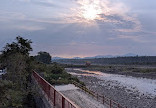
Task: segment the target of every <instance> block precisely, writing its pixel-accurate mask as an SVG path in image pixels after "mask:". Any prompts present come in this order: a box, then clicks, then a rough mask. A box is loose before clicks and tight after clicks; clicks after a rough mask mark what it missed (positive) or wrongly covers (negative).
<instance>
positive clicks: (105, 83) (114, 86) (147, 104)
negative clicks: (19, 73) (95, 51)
mask: <svg viewBox="0 0 156 108" xmlns="http://www.w3.org/2000/svg"><path fill="white" fill-rule="evenodd" d="M67 71H68V72H69V71H70V73H72V72H74V73H78V74H77V75H76V74H75V75H76V76H77V77H78V79H79V80H81V81H83V82H84V83H85V84H86V86H87V87H88V88H90V89H91V90H93V91H96V92H98V93H100V94H103V95H106V96H107V97H110V98H111V99H113V100H114V101H116V102H118V103H120V104H121V105H124V106H127V107H128V108H156V89H155V91H154V92H153V95H150V94H149V95H148V93H147V94H146V93H144V92H141V91H139V90H138V89H136V88H135V86H134V87H133V86H132V87H131V89H129V88H127V87H126V86H124V85H121V84H120V83H119V82H118V81H115V80H113V79H112V80H111V79H110V80H108V79H107V80H105V79H104V78H103V79H100V78H97V77H95V76H96V75H95V74H92V75H90V74H89V75H86V73H85V74H83V72H82V71H81V72H80V71H77V70H76V71H74V70H67ZM125 77H126V76H125ZM145 81H146V80H145ZM155 86H156V83H155ZM133 89H134V90H133ZM145 89H147V90H148V88H145Z"/></svg>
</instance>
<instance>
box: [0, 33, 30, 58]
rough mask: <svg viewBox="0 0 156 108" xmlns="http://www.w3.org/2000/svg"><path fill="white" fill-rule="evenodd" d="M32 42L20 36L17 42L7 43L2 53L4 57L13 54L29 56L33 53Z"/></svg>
mask: <svg viewBox="0 0 156 108" xmlns="http://www.w3.org/2000/svg"><path fill="white" fill-rule="evenodd" d="M31 43H32V41H31V40H28V39H24V38H22V37H20V36H18V37H16V42H12V43H11V44H9V43H7V45H6V46H5V47H4V49H3V50H2V51H1V52H2V55H3V57H6V56H8V55H11V54H13V53H21V54H23V55H29V52H30V51H32V47H31Z"/></svg>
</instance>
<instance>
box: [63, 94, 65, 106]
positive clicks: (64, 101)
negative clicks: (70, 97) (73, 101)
mask: <svg viewBox="0 0 156 108" xmlns="http://www.w3.org/2000/svg"><path fill="white" fill-rule="evenodd" d="M62 108H65V99H64V97H63V96H62Z"/></svg>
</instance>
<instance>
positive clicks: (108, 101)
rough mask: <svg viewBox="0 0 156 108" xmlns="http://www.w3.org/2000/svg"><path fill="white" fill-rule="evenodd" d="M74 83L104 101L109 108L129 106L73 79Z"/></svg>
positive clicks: (98, 99)
mask: <svg viewBox="0 0 156 108" xmlns="http://www.w3.org/2000/svg"><path fill="white" fill-rule="evenodd" d="M72 83H73V84H74V85H75V86H77V87H79V88H81V89H82V90H83V91H84V92H86V93H88V94H90V95H92V96H93V97H94V98H96V99H97V101H99V102H101V103H103V104H104V105H107V106H108V107H109V108H127V107H125V106H122V105H120V104H119V103H117V102H115V101H113V100H112V99H110V98H108V97H106V96H104V95H100V94H98V93H96V92H94V91H92V90H89V89H88V88H86V87H85V86H83V85H82V84H79V83H77V82H75V81H72Z"/></svg>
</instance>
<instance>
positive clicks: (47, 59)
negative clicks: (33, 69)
mask: <svg viewBox="0 0 156 108" xmlns="http://www.w3.org/2000/svg"><path fill="white" fill-rule="evenodd" d="M35 59H36V60H37V61H39V62H41V63H45V64H50V63H51V56H50V54H49V53H48V52H43V51H40V52H38V55H37V56H35Z"/></svg>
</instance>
